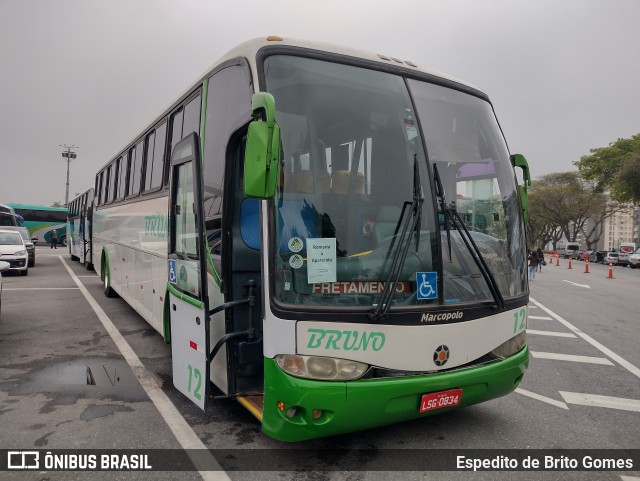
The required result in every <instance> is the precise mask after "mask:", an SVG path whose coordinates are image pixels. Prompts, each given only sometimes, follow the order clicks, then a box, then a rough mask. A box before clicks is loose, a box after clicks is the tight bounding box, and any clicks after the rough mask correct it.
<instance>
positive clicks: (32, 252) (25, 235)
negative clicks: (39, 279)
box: [3, 226, 36, 267]
mask: <svg viewBox="0 0 640 481" xmlns="http://www.w3.org/2000/svg"><path fill="white" fill-rule="evenodd" d="M3 229H6V230H15V231H17V232H20V235H21V236H22V240H24V245H25V247H26V248H27V253H28V254H29V267H35V265H36V246H35V244H34V243H33V241H32V240H31V239H30V238H29V231H28V230H27V228H26V227H22V226H20V227H11V226H6V227H3Z"/></svg>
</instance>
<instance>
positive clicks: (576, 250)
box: [558, 242, 580, 259]
mask: <svg viewBox="0 0 640 481" xmlns="http://www.w3.org/2000/svg"><path fill="white" fill-rule="evenodd" d="M578 254H580V243H579V242H565V243H564V247H559V248H558V255H560V256H562V257H564V258H565V259H577V258H578Z"/></svg>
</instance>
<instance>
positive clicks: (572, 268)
mask: <svg viewBox="0 0 640 481" xmlns="http://www.w3.org/2000/svg"><path fill="white" fill-rule="evenodd" d="M567 269H573V267H571V257H569V267H567Z"/></svg>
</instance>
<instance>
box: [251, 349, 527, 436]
mask: <svg viewBox="0 0 640 481" xmlns="http://www.w3.org/2000/svg"><path fill="white" fill-rule="evenodd" d="M528 364H529V349H528V347H525V348H524V349H523V350H521V351H520V352H519V353H517V354H516V355H514V356H512V357H509V358H507V359H504V360H502V361H496V362H493V363H491V364H485V365H482V366H480V367H475V368H469V369H462V370H459V371H453V372H450V373H441V374H431V375H428V376H413V377H406V378H398V377H396V378H387V379H366V380H360V381H352V382H327V381H312V380H308V379H300V378H296V377H293V376H290V375H288V374H286V373H284V372H283V371H282V370H281V369H280V368H279V367H278V365H277V364H276V362H275V361H274V360H273V359H265V363H264V368H265V369H264V379H265V387H264V411H263V418H262V430H263V431H264V432H265V433H266V434H267V435H269V436H271V437H273V438H276V439H279V440H282V441H303V440H306V439H313V438H319V437H323V436H333V435H336V434H343V433H348V432H353V431H359V430H363V429H370V428H374V427H378V426H384V425H387V424H393V423H398V422H402V421H408V420H411V419H419V418H422V417H425V416H429V415H432V414H438V413H443V412H447V411H451V410H452V409H457V408H459V407H464V406H470V405H472V404H477V403H480V402H483V401H488V400H489V399H494V398H497V397H500V396H504V395H506V394H509V393H510V392H512V391H513V390H514V389H516V388H517V387H518V384H519V383H520V381H521V380H522V375H523V374H524V372H525V370H526V369H527V366H528ZM448 389H462V399H461V402H460V405H459V406H457V407H453V408H442V409H438V410H436V411H431V412H429V413H420V412H419V406H420V401H421V399H422V395H423V394H426V393H430V392H438V391H446V390H448ZM287 413H288V414H289V415H290V416H291V415H292V414H293V417H291V418H290V417H288V416H287ZM294 413H295V414H294Z"/></svg>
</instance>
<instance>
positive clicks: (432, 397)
mask: <svg viewBox="0 0 640 481" xmlns="http://www.w3.org/2000/svg"><path fill="white" fill-rule="evenodd" d="M461 400H462V389H450V390H449V391H440V392H431V393H429V394H423V395H422V401H421V402H420V412H421V413H425V412H427V411H434V410H436V409H442V408H449V407H452V406H457V405H458V404H460V401H461Z"/></svg>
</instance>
